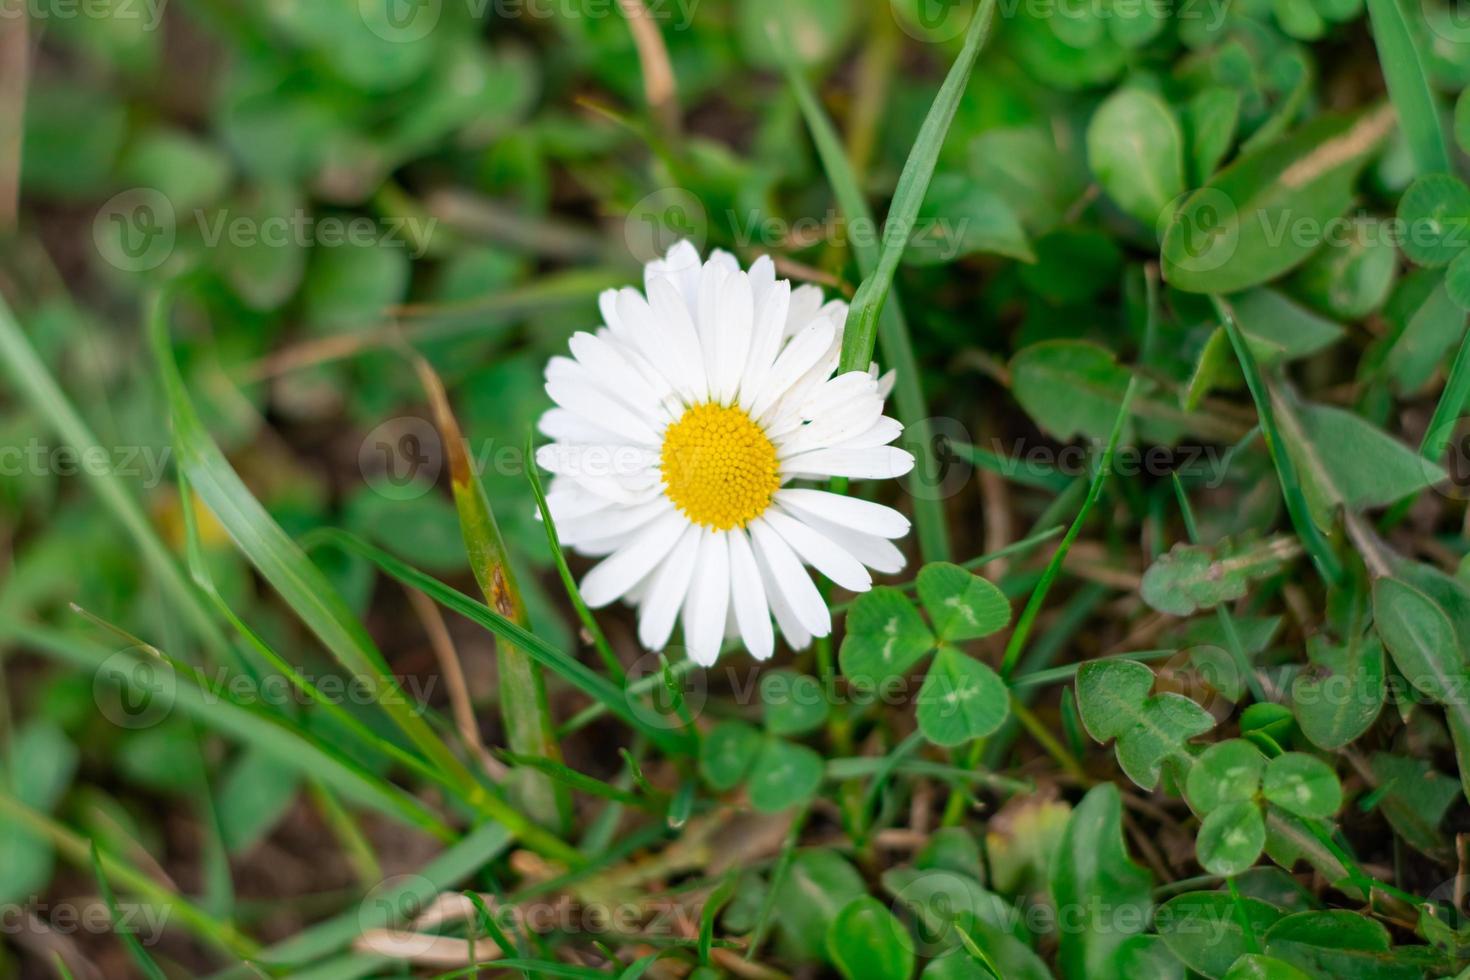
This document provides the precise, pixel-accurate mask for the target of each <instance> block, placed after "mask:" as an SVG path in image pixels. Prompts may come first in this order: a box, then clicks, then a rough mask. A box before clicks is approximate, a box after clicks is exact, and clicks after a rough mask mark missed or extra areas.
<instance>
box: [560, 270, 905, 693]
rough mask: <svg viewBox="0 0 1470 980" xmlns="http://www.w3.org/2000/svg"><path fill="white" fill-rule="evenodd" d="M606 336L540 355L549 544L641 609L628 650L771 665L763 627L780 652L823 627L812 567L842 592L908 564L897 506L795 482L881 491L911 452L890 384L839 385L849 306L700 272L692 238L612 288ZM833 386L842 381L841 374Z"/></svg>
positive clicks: (772, 274) (598, 594) (602, 600)
mask: <svg viewBox="0 0 1470 980" xmlns="http://www.w3.org/2000/svg"><path fill="white" fill-rule="evenodd" d="M600 305H601V309H602V319H603V322H604V324H605V325H604V326H603V327H602V328H600V329H598V330H597V331H596V332H594V333H578V334H576V335H575V336H573V337H572V339H571V353H572V356H571V357H553V358H552V359H551V361H550V363H549V364H547V367H546V392H547V394H549V395H550V396H551V399H552V401H554V402H555V403H556V406H557V407H555V408H552V409H550V410H549V411H547V412H546V414H545V415H543V416H542V417H541V421H540V426H539V427H540V429H541V431H542V432H543V433H544V434H545V435H547V436H548V437H550V438H551V439H552V440H553V441H552V443H551V444H549V445H546V446H543V447H542V448H541V449H540V450H539V451H538V452H537V456H536V459H537V462H538V463H540V464H541V466H542V467H544V468H545V469H547V470H548V471H550V472H551V473H552V474H554V475H553V478H552V483H551V487H550V489H549V491H548V493H547V503H548V505H549V507H550V510H551V514H552V517H553V519H554V520H555V521H556V526H557V529H558V531H559V532H560V534H561V540H562V542H563V543H564V544H565V545H568V546H570V547H572V548H573V549H575V550H576V551H578V552H579V553H581V554H584V555H588V556H593V557H600V558H602V561H601V562H600V563H599V564H598V565H596V566H595V567H594V568H593V569H592V570H591V571H590V572H589V573H588V574H587V576H586V578H585V579H583V581H582V597H583V598H584V599H585V600H586V601H587V603H588V605H590V606H592V607H594V608H596V607H600V606H605V605H607V604H609V603H611V602H614V601H615V600H617V599H624V600H626V601H627V602H629V603H631V604H634V605H636V606H637V607H638V637H639V640H640V641H641V642H642V643H643V645H644V646H646V647H647V648H648V649H650V650H658V649H661V648H663V647H664V645H665V644H667V643H668V640H669V636H670V634H671V633H672V631H673V628H674V624H675V622H676V620H679V619H682V621H683V626H684V644H685V646H686V647H687V648H688V650H689V653H690V656H691V657H693V659H694V660H695V661H696V662H698V663H699V664H702V665H704V666H709V665H711V664H713V663H714V661H715V658H716V657H718V656H719V653H720V647H721V644H722V642H723V641H724V640H725V638H726V637H732V636H737V635H738V636H739V637H740V638H741V639H742V640H743V641H744V644H745V647H746V649H747V650H749V651H750V653H751V654H752V655H753V656H755V657H756V658H757V659H759V660H764V659H766V658H768V657H770V656H771V653H772V651H773V650H774V648H775V635H774V630H773V628H772V625H771V617H772V615H773V614H774V616H775V621H776V624H777V625H778V626H779V627H780V629H781V633H782V635H783V636H785V638H786V640H787V642H788V643H789V644H790V645H791V646H792V647H793V648H801V647H805V646H806V645H807V644H808V643H810V642H811V638H812V637H814V636H826V635H827V634H828V633H830V632H831V629H832V615H831V612H830V610H828V608H827V604H826V602H825V601H823V598H822V594H821V592H819V591H818V589H817V586H816V585H815V584H814V583H813V582H812V579H811V577H810V576H809V575H808V573H807V571H806V566H811V567H812V568H814V569H816V571H818V572H819V573H821V574H822V575H825V576H826V577H827V578H829V579H831V580H832V581H833V582H834V583H836V584H837V585H839V586H841V587H842V588H844V589H847V590H849V591H852V592H863V591H866V590H867V589H869V588H870V587H871V586H872V577H871V575H870V573H869V569H871V570H873V571H877V572H884V573H891V572H896V571H898V570H899V569H901V568H902V567H903V564H904V558H903V554H902V553H901V552H900V551H899V550H898V548H897V547H896V546H895V545H894V544H893V542H892V539H894V538H901V537H903V536H904V535H905V534H906V533H908V529H909V522H908V520H907V519H906V518H905V517H904V516H903V515H902V514H900V513H899V512H898V511H896V510H893V509H892V508H889V507H884V506H881V505H879V504H875V503H870V502H868V501H865V500H859V499H857V498H854V497H846V496H842V495H839V494H834V493H829V492H827V491H825V490H820V489H815V488H798V487H796V486H792V485H791V484H792V483H793V482H794V481H800V480H813V481H820V480H825V479H827V478H830V477H851V478H856V479H891V478H894V477H898V476H902V475H903V474H904V473H907V472H908V471H909V470H910V469H912V467H913V464H914V459H913V456H911V455H910V454H909V453H907V452H905V451H903V450H902V449H898V448H896V447H894V446H891V445H889V443H891V442H893V440H894V439H896V438H898V435H899V433H900V432H902V431H903V427H902V426H901V425H899V424H898V423H897V422H896V421H894V420H893V419H891V418H887V417H885V416H884V414H883V400H884V397H885V396H886V394H887V392H888V390H889V389H890V388H891V387H892V378H891V377H890V378H887V379H883V380H880V379H879V378H878V376H877V369H876V367H875V368H872V369H870V370H868V371H854V372H851V373H848V374H842V375H836V371H837V364H838V355H839V352H840V350H841V346H842V328H843V324H844V323H845V322H846V319H847V304H846V303H843V302H839V301H835V300H834V301H832V302H827V303H824V302H823V297H822V292H821V290H820V289H818V288H816V287H815V286H810V285H804V286H800V287H798V288H796V289H793V288H792V287H791V283H790V281H789V280H786V279H777V278H776V270H775V266H774V264H773V263H772V262H771V260H770V258H769V257H765V256H762V257H761V258H760V259H758V260H756V262H755V263H754V264H753V265H752V266H751V267H750V270H749V271H748V272H747V271H743V270H742V269H741V268H740V266H739V264H738V263H737V262H736V260H735V258H734V257H733V256H731V255H730V254H728V253H726V252H721V251H716V252H714V253H712V254H711V255H710V257H709V259H708V261H705V262H702V263H701V261H700V258H699V253H698V252H697V251H695V249H694V247H693V246H692V245H690V244H689V243H688V242H680V243H679V244H677V245H675V246H674V247H673V248H672V249H670V250H669V252H668V254H667V255H665V256H664V258H662V259H659V260H655V261H653V262H650V263H649V264H648V265H647V266H646V267H645V269H644V291H643V292H639V291H638V290H636V289H632V288H624V289H617V290H608V291H607V292H605V293H603V294H602V297H601V299H600ZM834 375H836V376H835V377H834Z"/></svg>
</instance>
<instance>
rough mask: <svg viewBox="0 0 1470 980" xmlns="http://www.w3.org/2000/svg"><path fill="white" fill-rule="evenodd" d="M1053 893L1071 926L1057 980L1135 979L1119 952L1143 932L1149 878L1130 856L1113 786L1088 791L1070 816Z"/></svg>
mask: <svg viewBox="0 0 1470 980" xmlns="http://www.w3.org/2000/svg"><path fill="white" fill-rule="evenodd" d="M1051 894H1052V900H1053V902H1054V903H1055V905H1056V907H1057V908H1058V909H1061V910H1065V914H1066V915H1067V916H1068V918H1069V922H1070V925H1069V927H1068V928H1067V929H1064V930H1062V933H1061V937H1060V943H1061V945H1060V949H1059V951H1058V953H1057V962H1058V964H1059V966H1060V967H1061V975H1062V976H1064V977H1086V978H1088V980H1133V976H1132V975H1131V974H1129V973H1128V972H1127V971H1126V970H1124V969H1122V968H1120V966H1119V964H1118V962H1117V959H1118V951H1119V949H1120V947H1121V946H1122V945H1123V943H1124V942H1125V941H1126V940H1127V939H1128V937H1129V936H1130V935H1134V934H1136V933H1140V932H1142V931H1143V930H1144V928H1145V927H1146V923H1147V921H1148V913H1149V910H1150V909H1151V908H1152V907H1153V876H1152V875H1150V874H1149V872H1148V871H1147V869H1145V868H1143V867H1141V866H1139V865H1137V864H1135V863H1133V861H1132V860H1131V859H1130V858H1129V857H1128V852H1127V850H1126V848H1125V847H1124V844H1123V801H1122V797H1121V796H1120V795H1119V793H1118V788H1117V787H1116V786H1114V785H1113V784H1112V783H1101V784H1099V785H1097V786H1094V787H1093V788H1092V789H1090V790H1088V791H1087V795H1086V796H1084V797H1083V798H1082V801H1081V802H1080V803H1078V804H1077V807H1076V809H1075V810H1073V811H1072V819H1071V820H1070V821H1069V822H1068V824H1067V829H1066V832H1065V833H1064V834H1063V835H1062V842H1061V846H1060V847H1059V848H1058V849H1057V854H1056V859H1055V862H1054V863H1053V865H1052V873H1051Z"/></svg>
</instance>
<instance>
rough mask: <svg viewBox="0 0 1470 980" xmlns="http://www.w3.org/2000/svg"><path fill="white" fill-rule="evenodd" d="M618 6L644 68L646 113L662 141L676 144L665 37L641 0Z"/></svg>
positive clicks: (675, 109)
mask: <svg viewBox="0 0 1470 980" xmlns="http://www.w3.org/2000/svg"><path fill="white" fill-rule="evenodd" d="M618 6H619V7H621V8H622V11H623V17H625V18H626V19H627V21H628V30H629V31H631V32H632V34H633V44H634V46H636V47H637V48H638V62H639V64H640V65H641V66H642V68H643V94H644V97H645V98H646V99H647V100H648V109H649V112H651V113H652V114H653V119H654V123H655V124H656V125H657V126H658V128H659V132H660V133H661V134H662V135H663V137H664V139H666V140H668V141H669V142H670V143H676V142H678V139H679V129H680V126H679V101H678V91H677V88H676V85H675V82H674V66H673V65H672V64H671V63H670V62H669V49H668V46H667V45H665V44H664V36H663V35H662V34H661V33H659V29H658V24H656V23H655V22H654V19H653V17H652V16H651V15H650V14H649V12H648V8H647V7H646V6H644V3H643V0H618Z"/></svg>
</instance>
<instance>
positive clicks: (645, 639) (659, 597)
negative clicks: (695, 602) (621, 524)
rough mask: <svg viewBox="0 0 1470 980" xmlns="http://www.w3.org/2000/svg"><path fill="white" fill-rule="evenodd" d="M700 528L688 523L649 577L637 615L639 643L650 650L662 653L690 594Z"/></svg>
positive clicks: (697, 552)
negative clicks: (660, 563) (650, 578)
mask: <svg viewBox="0 0 1470 980" xmlns="http://www.w3.org/2000/svg"><path fill="white" fill-rule="evenodd" d="M699 539H700V529H699V527H698V526H697V525H695V524H689V525H688V526H687V527H685V528H684V531H683V532H682V533H681V534H680V535H679V540H678V542H677V543H676V544H675V545H674V549H673V551H672V552H670V553H669V557H668V560H667V561H665V562H664V563H663V564H662V565H660V566H659V569H658V571H657V572H656V573H655V574H654V575H653V576H652V581H651V582H650V584H649V588H648V595H647V597H646V598H645V599H644V602H643V607H642V609H640V610H639V613H638V641H639V642H640V643H642V644H643V645H644V646H645V647H646V648H648V649H649V650H661V649H663V647H664V645H665V644H667V643H668V642H669V634H670V633H672V632H673V631H674V621H675V620H676V619H678V617H679V610H680V608H682V607H683V605H684V597H685V596H686V595H688V594H689V579H690V577H691V575H692V574H693V572H694V560H695V558H696V556H698V554H699Z"/></svg>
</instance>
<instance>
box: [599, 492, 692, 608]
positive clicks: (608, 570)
mask: <svg viewBox="0 0 1470 980" xmlns="http://www.w3.org/2000/svg"><path fill="white" fill-rule="evenodd" d="M688 523H689V522H688V521H687V520H686V519H685V518H684V516H683V515H682V514H680V513H678V512H677V511H669V512H668V513H666V514H664V515H663V516H662V517H660V518H658V519H657V520H656V521H654V522H653V524H651V525H650V526H649V527H647V528H646V529H644V531H643V533H641V534H639V535H638V536H637V537H636V538H635V539H634V540H632V541H630V542H629V543H628V544H627V545H625V546H624V547H622V548H619V549H618V550H617V551H616V552H614V553H613V555H612V556H611V557H610V558H607V559H604V560H603V561H602V562H601V563H599V564H598V565H597V567H596V568H594V569H592V571H590V572H588V573H587V577H586V578H584V579H582V598H583V600H585V601H586V603H587V605H589V606H591V607H592V608H594V609H597V608H600V607H602V606H605V605H607V604H608V603H610V602H612V601H613V600H614V599H618V598H621V597H622V596H623V595H625V594H626V593H627V592H628V590H629V589H631V588H633V586H635V585H637V584H638V583H639V582H640V581H642V579H643V576H645V575H647V574H648V573H649V572H650V571H652V570H653V569H654V568H655V567H656V566H657V565H658V563H659V562H661V561H663V560H664V558H666V557H667V556H668V554H669V551H670V550H671V549H672V548H673V547H674V543H675V542H676V541H678V539H679V534H680V533H681V532H682V531H683V530H684V528H685V527H686V526H688Z"/></svg>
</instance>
